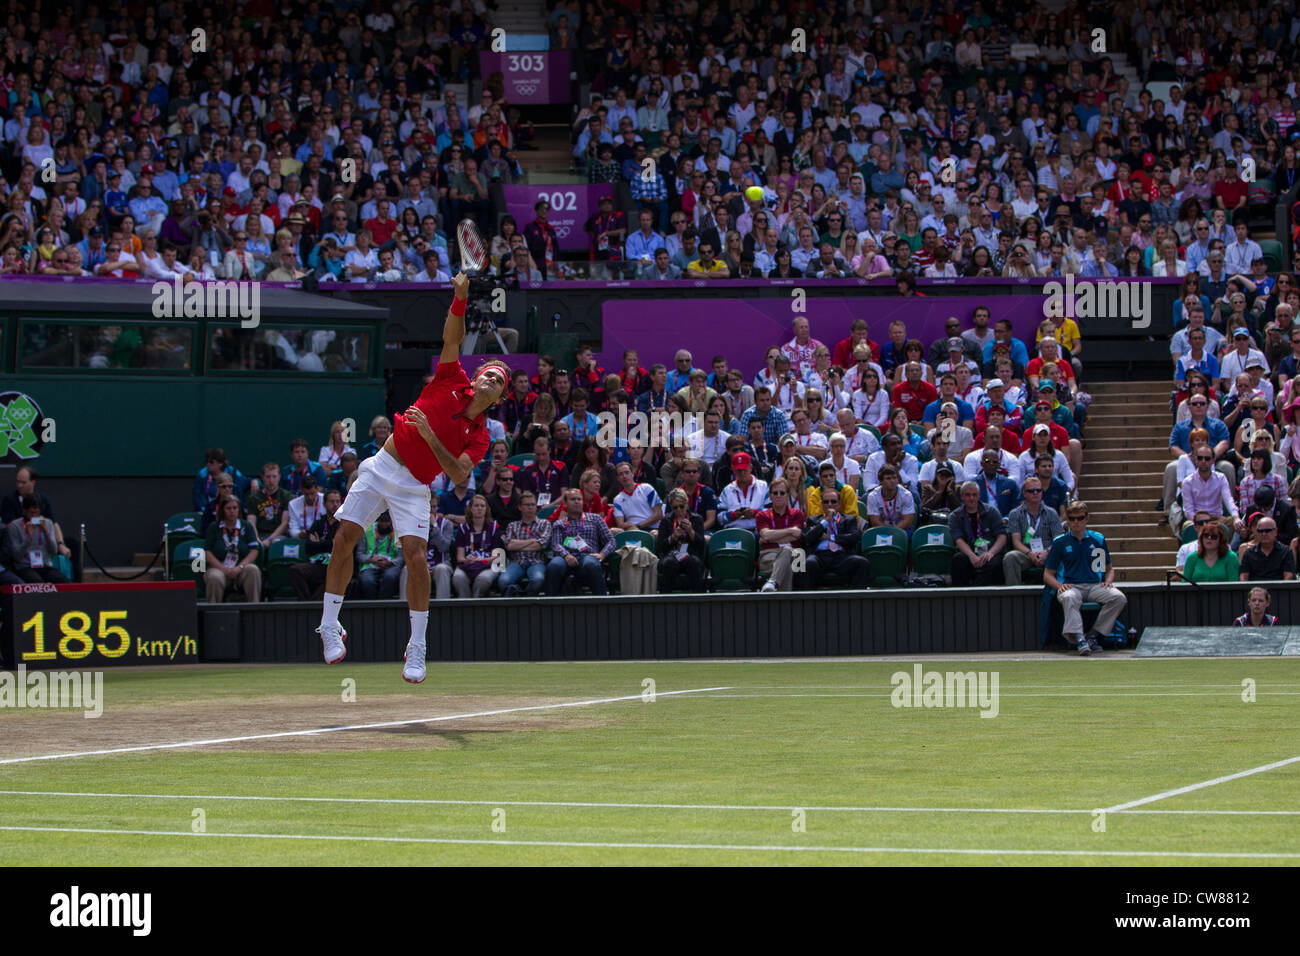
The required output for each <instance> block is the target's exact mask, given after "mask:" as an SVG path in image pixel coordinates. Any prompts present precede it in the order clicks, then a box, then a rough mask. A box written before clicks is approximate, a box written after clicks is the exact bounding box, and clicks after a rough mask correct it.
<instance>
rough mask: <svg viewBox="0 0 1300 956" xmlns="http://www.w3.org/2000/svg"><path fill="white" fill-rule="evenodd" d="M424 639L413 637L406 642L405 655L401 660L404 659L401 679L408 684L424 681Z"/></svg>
mask: <svg viewBox="0 0 1300 956" xmlns="http://www.w3.org/2000/svg"><path fill="white" fill-rule="evenodd" d="M425 647H426V645H425V643H424V641H416V640H414V639H412V640H410V641H407V643H406V655H405V657H404V658H403V660H405V661H406V663H405V665H403V667H402V680H404V681H406V682H407V683H408V684H423V683H424V652H425Z"/></svg>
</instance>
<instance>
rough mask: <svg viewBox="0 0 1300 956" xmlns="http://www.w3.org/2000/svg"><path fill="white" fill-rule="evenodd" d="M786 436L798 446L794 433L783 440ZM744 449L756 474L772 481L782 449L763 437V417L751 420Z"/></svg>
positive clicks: (793, 444)
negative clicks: (751, 461)
mask: <svg viewBox="0 0 1300 956" xmlns="http://www.w3.org/2000/svg"><path fill="white" fill-rule="evenodd" d="M786 438H788V439H789V443H790V446H791V447H796V445H797V443H796V442H795V439H794V436H793V435H787V436H783V438H782V441H785V439H786ZM744 450H745V452H746V453H747V454H748V455H749V456H750V458H751V459H752V460H753V463H754V476H755V477H757V478H761V479H762V480H763V481H768V482H770V481H771V480H772V478H773V477H774V476H775V474H776V468H777V465H778V464H780V462H781V451H780V449H779V448H777V446H776V445H774V444H772V443H771V442H769V441H766V440H765V439H764V438H763V421H762V419H759V418H751V419H750V420H749V441H747V442H745V445H744ZM702 460H703V459H701V461H702ZM705 467H706V468H707V467H708V465H707V464H706V465H705ZM701 480H704V479H701Z"/></svg>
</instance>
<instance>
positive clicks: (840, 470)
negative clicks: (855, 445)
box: [826, 426, 870, 488]
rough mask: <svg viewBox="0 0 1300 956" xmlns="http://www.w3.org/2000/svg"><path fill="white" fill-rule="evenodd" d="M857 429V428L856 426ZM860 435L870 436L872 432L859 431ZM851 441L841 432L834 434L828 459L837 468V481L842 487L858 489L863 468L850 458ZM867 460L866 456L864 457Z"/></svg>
mask: <svg viewBox="0 0 1300 956" xmlns="http://www.w3.org/2000/svg"><path fill="white" fill-rule="evenodd" d="M855 427H856V426H855ZM858 433H859V434H862V435H869V434H870V432H865V431H862V430H861V429H858ZM848 447H849V440H848V438H846V437H845V436H844V435H843V434H842V433H841V432H833V433H832V434H831V438H830V448H831V453H830V456H829V457H828V458H827V459H826V460H827V461H828V462H830V463H831V464H832V465H834V466H835V480H836V481H838V482H839V483H840V484H842V485H848V486H849V487H852V488H856V487H858V486H859V485H860V484H861V482H862V466H861V465H859V464H858V463H857V462H856V461H854V460H853V459H852V458H850V457H849V456H848ZM863 460H864V461H865V460H866V456H865V455H864V456H863Z"/></svg>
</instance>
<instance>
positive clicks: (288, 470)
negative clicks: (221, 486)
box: [236, 438, 328, 494]
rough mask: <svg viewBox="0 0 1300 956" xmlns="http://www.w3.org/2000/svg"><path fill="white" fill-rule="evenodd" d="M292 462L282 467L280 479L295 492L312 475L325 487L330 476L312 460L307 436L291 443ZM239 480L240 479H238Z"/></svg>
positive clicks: (290, 455) (318, 484)
mask: <svg viewBox="0 0 1300 956" xmlns="http://www.w3.org/2000/svg"><path fill="white" fill-rule="evenodd" d="M289 457H290V459H291V460H292V463H291V464H289V465H287V466H285V467H284V468H282V469H280V481H281V482H282V483H283V484H284V486H285V487H286V488H288V489H289V490H290V491H292V492H293V493H294V494H299V493H300V492H301V491H302V487H303V480H304V479H305V478H306V477H307V476H308V475H310V476H311V478H312V480H313V481H315V482H316V484H317V486H320V487H323V486H324V484H325V479H326V478H327V477H328V475H326V473H325V469H324V468H322V467H321V466H320V465H318V464H317V463H316V462H314V461H312V460H311V449H310V446H309V445H308V444H307V439H305V438H295V439H294V440H293V441H292V442H291V443H290V445H289ZM236 480H238V479H236Z"/></svg>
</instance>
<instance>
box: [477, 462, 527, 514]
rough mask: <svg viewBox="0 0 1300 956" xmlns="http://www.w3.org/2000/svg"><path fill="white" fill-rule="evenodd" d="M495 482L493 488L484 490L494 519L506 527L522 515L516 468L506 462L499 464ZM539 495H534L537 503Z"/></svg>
mask: <svg viewBox="0 0 1300 956" xmlns="http://www.w3.org/2000/svg"><path fill="white" fill-rule="evenodd" d="M494 477H495V478H496V481H494V482H493V490H492V491H491V492H488V491H487V490H486V489H485V490H484V492H483V495H484V497H485V498H487V501H488V510H489V511H490V512H491V514H492V520H493V521H495V522H496V523H497V524H498V525H500V526H501V527H502V528H504V527H505V526H506V525H508V524H509V523H510V522H512V521H518V520H519V519H520V517H521V516H522V512H521V511H520V510H519V491H518V490H517V489H516V488H515V485H516V484H517V479H516V477H515V472H514V470H513V469H512V468H511V467H510V466H509V465H506V464H500V465H497V468H496V472H495V475H494ZM536 498H537V496H536V495H534V496H533V499H534V500H533V504H534V505H536V504H537V501H536Z"/></svg>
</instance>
